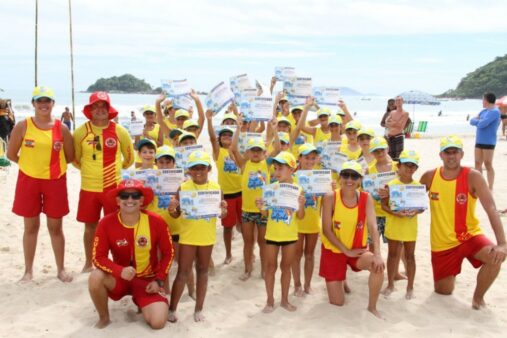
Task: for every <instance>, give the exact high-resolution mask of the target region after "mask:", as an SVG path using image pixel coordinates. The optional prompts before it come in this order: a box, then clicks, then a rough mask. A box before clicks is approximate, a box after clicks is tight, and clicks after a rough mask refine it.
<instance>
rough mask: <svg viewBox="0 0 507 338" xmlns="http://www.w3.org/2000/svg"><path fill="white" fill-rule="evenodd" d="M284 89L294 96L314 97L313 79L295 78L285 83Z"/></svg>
mask: <svg viewBox="0 0 507 338" xmlns="http://www.w3.org/2000/svg"><path fill="white" fill-rule="evenodd" d="M284 89H285V90H286V91H287V93H288V94H290V95H293V96H305V97H306V96H310V95H312V78H311V77H295V78H292V79H288V80H285V81H284Z"/></svg>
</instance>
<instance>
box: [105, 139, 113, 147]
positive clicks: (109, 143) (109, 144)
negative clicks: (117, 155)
mask: <svg viewBox="0 0 507 338" xmlns="http://www.w3.org/2000/svg"><path fill="white" fill-rule="evenodd" d="M105 145H106V147H109V148H113V147H115V146H116V140H115V139H114V138H113V137H109V138H107V139H106V142H105Z"/></svg>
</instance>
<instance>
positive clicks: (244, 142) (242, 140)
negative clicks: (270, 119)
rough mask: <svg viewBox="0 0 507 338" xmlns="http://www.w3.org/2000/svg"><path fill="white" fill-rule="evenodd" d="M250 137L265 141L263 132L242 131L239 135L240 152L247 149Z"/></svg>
mask: <svg viewBox="0 0 507 338" xmlns="http://www.w3.org/2000/svg"><path fill="white" fill-rule="evenodd" d="M250 139H254V140H255V141H256V142H257V141H264V138H263V136H262V133H251V132H247V133H241V134H240V135H239V141H238V148H239V152H240V153H242V154H243V153H244V152H245V151H246V148H247V146H248V142H249V140H250Z"/></svg>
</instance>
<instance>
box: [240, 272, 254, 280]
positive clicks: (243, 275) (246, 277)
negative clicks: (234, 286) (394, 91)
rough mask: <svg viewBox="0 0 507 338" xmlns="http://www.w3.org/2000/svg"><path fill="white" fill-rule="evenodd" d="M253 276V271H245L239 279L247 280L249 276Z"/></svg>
mask: <svg viewBox="0 0 507 338" xmlns="http://www.w3.org/2000/svg"><path fill="white" fill-rule="evenodd" d="M251 276H252V273H251V272H245V273H244V274H242V275H241V276H239V280H241V281H243V282H244V281H246V280H247V279H248V278H250V277H251Z"/></svg>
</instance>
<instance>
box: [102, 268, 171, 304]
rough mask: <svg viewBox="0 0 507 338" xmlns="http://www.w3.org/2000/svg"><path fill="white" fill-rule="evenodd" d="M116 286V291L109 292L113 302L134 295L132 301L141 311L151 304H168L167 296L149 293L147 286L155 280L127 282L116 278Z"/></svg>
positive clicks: (142, 279)
mask: <svg viewBox="0 0 507 338" xmlns="http://www.w3.org/2000/svg"><path fill="white" fill-rule="evenodd" d="M113 278H114V279H115V281H116V284H115V286H114V289H112V290H111V291H108V296H109V298H111V299H112V300H120V299H122V298H123V297H125V296H127V295H132V301H134V303H135V304H136V305H137V306H139V307H140V308H141V309H142V308H143V307H145V306H147V305H150V304H151V303H155V302H164V303H166V304H168V302H167V298H166V296H165V295H163V294H160V293H147V292H146V286H147V285H148V284H149V283H150V282H151V281H152V280H153V279H144V278H137V277H134V279H132V280H130V281H127V280H125V279H122V278H121V277H114V276H113Z"/></svg>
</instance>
